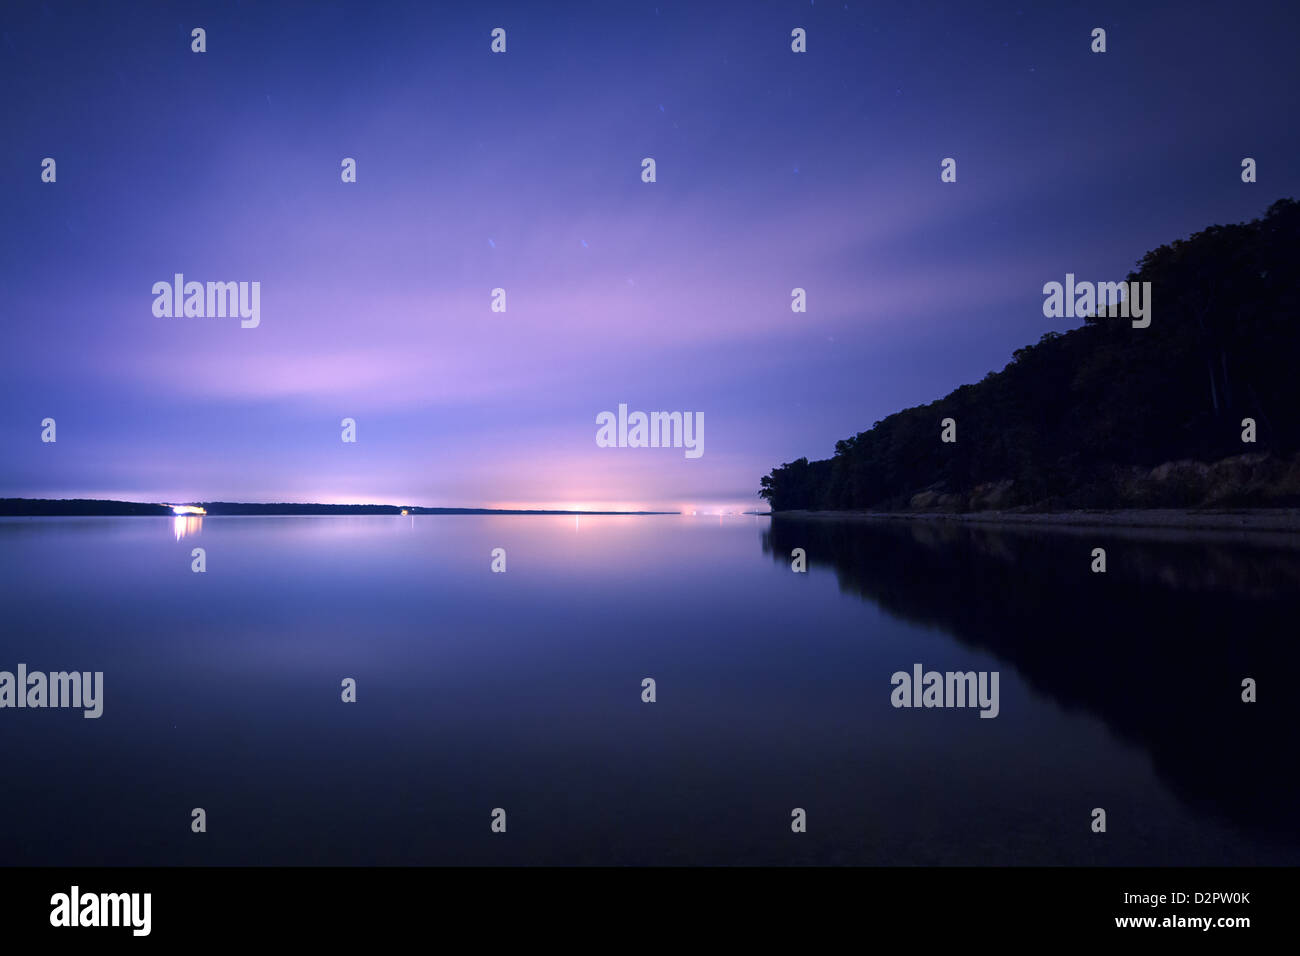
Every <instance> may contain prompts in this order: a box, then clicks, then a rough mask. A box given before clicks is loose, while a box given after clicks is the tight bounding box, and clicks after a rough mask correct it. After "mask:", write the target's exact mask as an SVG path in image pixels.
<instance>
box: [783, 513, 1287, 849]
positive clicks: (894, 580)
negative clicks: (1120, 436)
mask: <svg viewBox="0 0 1300 956" xmlns="http://www.w3.org/2000/svg"><path fill="white" fill-rule="evenodd" d="M1288 544H1289V545H1290V546H1288ZM1097 546H1100V547H1105V548H1106V551H1107V558H1108V572H1107V573H1106V574H1093V573H1091V571H1090V570H1089V565H1090V557H1089V556H1090V552H1091V549H1092V548H1093V547H1097ZM794 548H804V549H805V550H806V551H807V554H808V562H809V569H810V571H813V572H814V573H815V571H816V568H817V567H818V566H820V567H824V568H830V569H833V570H834V571H835V573H836V575H837V577H838V579H839V582H840V587H841V589H842V590H845V591H848V592H851V593H854V594H857V595H859V596H861V597H863V598H866V599H868V600H871V601H873V602H875V603H878V604H879V605H880V606H881V607H882V608H883V609H884V610H886V611H888V612H889V613H891V614H895V615H897V616H899V617H901V618H904V619H906V620H909V621H914V622H917V623H920V624H924V625H929V626H935V627H939V628H941V629H943V630H945V631H946V632H948V633H949V634H951V635H952V636H953V637H955V638H956V639H957V640H959V641H961V642H962V643H964V644H967V645H971V646H974V647H977V648H980V649H982V650H985V651H987V652H989V653H991V654H993V655H994V656H996V657H997V658H999V659H1000V660H1002V661H1004V662H1006V663H1007V664H1008V665H1009V666H1011V667H1013V668H1014V669H1015V670H1016V671H1018V672H1019V673H1020V674H1021V675H1022V676H1023V677H1024V678H1025V680H1026V681H1027V682H1028V683H1029V684H1030V686H1032V687H1033V688H1034V689H1035V690H1037V691H1039V692H1041V693H1043V694H1045V695H1047V696H1049V697H1051V698H1052V699H1053V700H1055V701H1056V702H1057V703H1059V704H1060V705H1062V706H1064V707H1067V708H1078V709H1082V710H1085V711H1087V712H1089V713H1091V714H1094V715H1096V716H1097V717H1099V718H1101V719H1102V720H1103V721H1104V722H1105V723H1106V724H1107V725H1108V726H1109V727H1110V728H1111V729H1112V731H1114V732H1115V733H1116V734H1117V735H1119V736H1120V737H1122V738H1123V739H1125V740H1127V741H1129V742H1131V743H1133V744H1136V745H1137V746H1139V747H1141V748H1142V749H1143V750H1144V751H1146V752H1147V753H1148V754H1149V755H1150V757H1151V759H1152V761H1153V764H1154V766H1155V768H1156V771H1157V772H1158V773H1159V774H1160V776H1161V777H1162V779H1164V780H1165V781H1166V782H1167V783H1168V784H1169V785H1170V787H1171V788H1172V789H1173V790H1174V791H1175V792H1176V793H1178V794H1179V795H1180V797H1181V798H1182V799H1184V800H1186V801H1187V802H1188V803H1190V804H1192V805H1195V806H1197V807H1199V808H1200V809H1202V810H1204V811H1206V812H1211V813H1215V814H1218V815H1221V816H1223V817H1225V818H1227V819H1228V820H1230V821H1232V822H1233V823H1235V824H1237V825H1239V826H1243V827H1249V828H1258V829H1261V830H1264V831H1266V832H1269V833H1271V834H1274V835H1278V836H1286V837H1287V838H1289V839H1295V840H1300V826H1298V825H1297V822H1296V813H1297V806H1300V802H1298V801H1297V797H1300V768H1297V761H1296V758H1297V747H1296V731H1297V728H1298V727H1300V721H1298V720H1297V717H1300V704H1298V703H1297V700H1296V697H1295V694H1294V685H1295V682H1296V680H1297V677H1300V643H1298V642H1297V639H1296V620H1295V612H1296V608H1297V607H1300V600H1298V599H1300V548H1297V547H1296V546H1295V542H1293V541H1289V536H1283V535H1277V536H1274V543H1273V544H1272V545H1268V544H1260V543H1247V542H1240V543H1231V542H1227V541H1222V540H1220V541H1215V540H1207V539H1202V538H1197V539H1191V538H1185V539H1183V540H1159V539H1148V538H1141V537H1138V536H1133V535H1131V534H1117V533H1116V532H1115V531H1113V530H1111V529H1095V530H1083V531H1079V530H1076V531H1075V532H1074V533H1062V532H1059V531H1056V530H1052V531H1042V530H1027V529H1019V528H1017V529H1014V530H1010V529H1009V530H1000V529H994V528H991V527H988V526H984V527H978V528H977V527H971V526H969V525H966V524H962V523H958V522H943V521H869V520H845V521H834V520H828V519H817V518H799V517H790V516H782V517H776V518H774V519H773V520H772V524H771V528H770V530H768V531H767V532H765V533H764V535H763V549H764V551H765V552H767V553H770V554H771V555H772V557H773V559H774V560H776V561H778V562H781V563H788V561H789V554H790V552H791V550H793V549H794ZM1243 677H1253V678H1255V679H1256V681H1258V682H1259V687H1260V698H1259V702H1258V703H1254V704H1246V703H1243V702H1242V701H1241V697H1240V694H1241V687H1240V685H1241V679H1242V678H1243Z"/></svg>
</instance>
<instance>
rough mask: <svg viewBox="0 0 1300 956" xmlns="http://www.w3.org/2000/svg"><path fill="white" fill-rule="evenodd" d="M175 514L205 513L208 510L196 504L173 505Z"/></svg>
mask: <svg viewBox="0 0 1300 956" xmlns="http://www.w3.org/2000/svg"><path fill="white" fill-rule="evenodd" d="M172 514H174V515H205V514H207V511H206V510H205V509H203V508H199V507H196V506H194V505H172Z"/></svg>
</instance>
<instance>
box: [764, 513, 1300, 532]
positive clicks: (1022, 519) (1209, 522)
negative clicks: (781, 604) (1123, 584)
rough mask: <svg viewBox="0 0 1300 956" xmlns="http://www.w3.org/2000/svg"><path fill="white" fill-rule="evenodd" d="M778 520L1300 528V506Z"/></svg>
mask: <svg viewBox="0 0 1300 956" xmlns="http://www.w3.org/2000/svg"><path fill="white" fill-rule="evenodd" d="M772 517H773V518H783V517H786V518H813V519H829V520H844V519H854V520H863V521H930V522H954V523H959V524H992V525H1036V526H1047V527H1089V528H1097V527H1105V528H1157V529H1167V530H1171V531H1268V532H1283V533H1288V532H1289V533H1292V534H1294V533H1297V532H1300V508H1241V509H1213V510H1210V509H1207V510H1203V511H1201V510H1182V509H1177V508H1152V509H1136V508H1135V509H1131V510H1080V511H1053V512H1025V511H973V512H964V513H957V514H945V513H934V512H909V511H774V512H773V513H772Z"/></svg>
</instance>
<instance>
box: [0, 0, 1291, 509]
mask: <svg viewBox="0 0 1300 956" xmlns="http://www.w3.org/2000/svg"><path fill="white" fill-rule="evenodd" d="M327 6H328V5H320V4H316V3H304V4H293V3H275V4H263V3H257V4H254V3H244V4H230V5H226V4H220V5H211V4H174V3H168V4H162V3H158V4H131V5H129V6H117V5H114V9H113V10H111V11H104V10H99V11H96V10H94V9H91V10H89V11H86V10H82V9H81V8H80V7H78V6H76V5H69V4H56V3H46V4H41V3H26V2H19V3H17V4H11V5H9V6H7V7H6V12H5V15H4V18H3V19H0V80H2V81H3V91H2V92H0V103H2V104H3V105H2V106H0V123H2V125H0V129H2V130H3V147H2V148H0V261H3V269H0V303H2V307H3V320H2V321H3V339H2V340H0V341H3V348H0V373H2V374H3V382H2V383H0V399H3V406H2V408H0V496H6V495H7V496H16V495H20V496H30V497H111V498H124V499H132V500H150V501H192V500H214V499H222V500H235V501H287V500H297V501H336V502H387V503H396V504H408V503H409V504H417V505H429V506H456V505H465V506H536V507H565V508H669V509H672V510H677V509H687V510H691V509H696V508H698V509H701V510H706V509H707V510H716V509H719V508H724V509H732V510H740V509H745V508H752V507H755V506H757V505H761V502H759V500H758V499H757V498H756V497H755V492H756V491H757V487H758V479H759V477H760V476H761V475H763V474H765V473H766V472H767V471H768V470H770V468H771V467H772V466H774V465H777V464H779V463H781V462H784V461H788V460H790V459H793V458H796V457H799V456H801V455H807V456H809V457H812V458H816V457H826V456H829V455H830V454H831V453H832V451H833V447H834V443H835V441H836V440H837V439H840V438H845V437H848V436H849V435H852V434H854V433H855V432H857V431H860V430H863V429H865V428H868V427H869V426H870V425H871V424H872V422H874V421H876V420H878V419H880V418H882V417H884V416H885V415H887V414H889V413H890V412H893V411H896V410H898V409H900V408H903V407H906V406H909V405H915V404H920V403H923V402H927V401H930V400H932V399H935V398H938V397H940V396H941V395H943V394H945V393H946V392H948V391H950V390H951V389H952V388H954V387H956V386H957V385H960V384H962V383H965V382H970V381H978V380H979V379H980V378H982V377H983V376H984V374H985V373H987V372H988V371H990V370H993V369H1000V368H1002V366H1003V365H1005V364H1006V362H1007V361H1008V360H1009V358H1010V354H1011V351H1012V350H1013V349H1015V348H1018V347H1020V346H1022V345H1025V344H1027V343H1030V342H1033V341H1036V340H1037V339H1038V337H1039V336H1040V335H1041V334H1042V333H1043V332H1045V331H1047V330H1049V329H1052V328H1055V329H1058V330H1062V329H1065V328H1068V327H1070V326H1072V325H1074V324H1077V323H1075V322H1074V321H1073V320H1069V319H1065V320H1049V319H1045V318H1044V317H1043V315H1042V300H1043V296H1042V292H1041V289H1042V286H1043V283H1045V282H1048V281H1052V280H1057V281H1059V280H1062V279H1063V277H1064V274H1065V273H1066V272H1074V273H1076V274H1077V275H1078V276H1079V277H1080V278H1081V279H1082V278H1087V279H1093V280H1112V279H1113V280H1118V279H1121V278H1123V276H1124V275H1125V274H1126V273H1127V272H1128V271H1129V270H1130V269H1131V268H1132V267H1133V266H1134V265H1135V263H1136V261H1137V259H1138V258H1139V257H1140V256H1141V255H1142V253H1143V252H1145V251H1146V250H1148V249H1150V248H1152V247H1154V246H1156V245H1159V244H1160V243H1163V242H1167V241H1170V240H1173V239H1176V238H1179V237H1181V236H1185V235H1187V234H1189V233H1191V232H1194V231H1196V230H1198V229H1201V228H1203V227H1205V226H1206V225H1209V224H1211V223H1216V222H1229V221H1240V220H1243V219H1248V218H1252V217H1254V216H1257V215H1260V214H1262V212H1263V211H1264V209H1265V208H1266V207H1267V206H1268V204H1269V203H1270V202H1272V201H1273V200H1275V199H1277V198H1279V197H1281V196H1284V195H1291V196H1294V195H1298V194H1300V166H1298V164H1297V162H1296V155H1297V146H1300V133H1297V124H1296V123H1295V122H1294V117H1295V116H1296V115H1297V113H1298V111H1297V105H1298V104H1297V91H1298V90H1300V75H1298V74H1300V70H1298V69H1297V66H1296V57H1295V56H1294V52H1293V50H1292V49H1291V48H1292V46H1293V44H1294V37H1295V33H1296V29H1295V28H1296V26H1297V20H1298V19H1300V16H1298V15H1297V13H1296V12H1295V7H1294V5H1292V4H1286V3H1262V4H1254V5H1252V6H1251V7H1250V8H1249V10H1248V11H1247V10H1245V9H1244V8H1236V7H1231V6H1228V5H1224V4H1185V3H1179V4H1171V5H1169V6H1164V7H1159V6H1146V5H1144V9H1143V10H1142V11H1140V12H1139V11H1135V10H1131V9H1130V7H1132V4H1129V3H1077V4H1070V3H1060V4H1051V5H1049V6H1050V8H1051V9H1050V10H1035V9H1031V7H1032V6H1034V5H1031V4H1028V3H1023V4H1015V3H1011V4H999V3H991V4H979V5H969V4H929V3H924V2H917V3H899V4H880V3H872V4H866V3H861V2H858V3H848V4H844V3H831V2H825V3H823V2H816V3H813V4H809V3H806V2H805V3H793V2H792V3H758V4H748V3H747V4H738V5H726V4H701V3H660V4H659V5H658V6H657V7H656V6H655V5H653V3H651V4H650V5H638V4H625V5H617V4H606V3H592V4H560V5H559V9H558V10H557V9H556V8H554V7H552V5H541V4H535V5H533V4H528V5H525V4H518V5H512V4H498V5H488V4H464V5H438V10H437V11H433V10H431V8H432V7H433V6H435V5H433V4H429V3H423V2H421V3H412V4H409V5H405V6H404V5H400V4H395V5H391V6H390V5H385V7H386V10H385V13H384V15H380V14H379V13H377V12H375V11H374V9H372V8H369V7H364V8H363V5H360V4H357V5H355V6H357V7H358V8H362V12H349V13H347V14H346V15H345V14H342V13H339V12H335V11H331V10H329V9H326V7H327ZM544 7H545V8H546V9H543V8H544ZM1234 11H1236V12H1234ZM196 26H201V27H204V28H205V29H206V30H207V45H208V50H207V52H206V53H203V54H196V53H192V52H190V30H191V29H192V28H193V27H196ZM496 26H501V27H504V28H505V29H506V30H507V52H506V53H505V54H504V55H496V54H492V53H491V52H490V51H489V42H490V37H489V34H490V31H491V29H492V28H493V27H496ZM796 26H801V27H804V28H805V29H806V30H807V31H808V52H807V53H806V54H794V53H792V52H791V51H790V30H791V29H792V28H794V27H796ZM1095 26H1102V27H1105V28H1106V29H1107V31H1108V47H1109V49H1108V52H1107V53H1105V54H1100V55H1099V54H1093V53H1091V52H1090V51H1089V43H1090V36H1089V35H1090V32H1091V30H1092V28H1093V27H1095ZM47 156H49V157H53V158H55V159H56V161H57V164H58V166H57V171H58V180H57V182H56V183H54V184H48V183H42V182H41V181H40V164H41V160H42V159H43V158H44V157H47ZM345 156H347V157H354V158H355V159H356V160H357V163H358V182H356V183H355V184H344V183H342V182H341V181H340V176H339V172H340V161H341V160H342V158H343V157H345ZM645 156H652V157H654V158H655V159H656V161H657V165H658V169H657V177H658V181H657V182H655V183H653V184H646V183H642V182H641V179H640V168H641V167H640V163H641V159H642V157H645ZM947 156H951V157H954V158H956V159H957V163H958V181H957V183H955V184H945V183H941V182H940V179H939V163H940V160H941V159H942V158H944V157H947ZM1245 156H1251V157H1254V158H1255V159H1256V160H1257V161H1258V163H1259V182H1258V183H1256V184H1251V185H1248V184H1243V183H1242V182H1241V181H1240V176H1239V169H1240V162H1241V159H1242V157H1245ZM176 272H182V273H184V274H185V276H186V278H187V279H192V280H198V281H209V280H212V281H254V280H256V281H259V282H260V283H261V324H260V326H259V327H258V328H256V329H242V328H240V324H239V321H238V319H229V318H225V319H222V318H183V317H181V318H178V317H172V318H158V317H155V316H154V314H153V312H152V304H153V295H152V293H151V291H150V290H151V287H152V285H153V283H155V282H157V281H170V280H171V277H172V275H173V274H174V273H176ZM498 286H500V287H504V288H505V289H506V292H507V302H508V310H507V312H506V313H504V314H497V313H493V312H491V311H490V309H489V303H490V292H491V290H492V289H493V288H494V287H498ZM795 286H800V287H803V288H805V289H807V292H808V312H807V313H806V314H802V315H800V314H795V313H792V312H791V310H790V290H791V289H792V288H793V287H795ZM1154 310H1155V311H1154V320H1155V321H1159V302H1158V301H1157V302H1156V303H1155V304H1154ZM620 402H623V403H627V405H628V406H629V407H630V408H631V409H633V410H636V409H641V410H645V411H651V410H678V411H701V412H703V413H704V419H705V434H704V449H705V452H704V455H703V456H702V457H701V458H698V459H695V460H688V459H687V458H686V457H685V455H684V454H683V451H682V450H681V449H632V448H622V449H617V448H599V447H597V446H596V442H595V435H596V430H597V429H596V416H597V414H598V413H600V412H602V411H606V410H611V411H613V410H616V409H617V407H618V404H619V403H620ZM45 417H52V418H54V419H55V420H56V421H57V428H58V441H57V442H56V443H54V444H45V443H42V442H41V441H40V432H41V429H40V422H41V420H42V419H43V418H45ZM345 417H351V418H354V419H355V420H356V422H357V435H358V441H357V443H355V444H345V443H343V442H342V441H341V440H340V432H341V428H340V421H341V419H343V418H345Z"/></svg>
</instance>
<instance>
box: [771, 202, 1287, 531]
mask: <svg viewBox="0 0 1300 956" xmlns="http://www.w3.org/2000/svg"><path fill="white" fill-rule="evenodd" d="M1298 263H1300V203H1297V202H1296V201H1295V200H1293V199H1281V200H1278V201H1277V202H1275V203H1274V204H1273V205H1272V206H1270V207H1269V209H1268V212H1267V214H1266V215H1265V216H1264V217H1263V218H1261V219H1256V220H1252V221H1251V222H1248V223H1241V224H1234V225H1228V226H1211V227H1210V228H1208V229H1205V230H1203V231H1201V232H1198V233H1196V234H1195V235H1193V236H1191V237H1190V238H1188V239H1180V240H1176V241H1174V242H1173V243H1170V244H1169V245H1164V246H1161V247H1159V248H1158V249H1155V250H1152V251H1151V252H1148V253H1147V254H1146V255H1145V256H1143V257H1142V259H1141V261H1140V262H1139V263H1138V268H1137V271H1136V272H1133V273H1130V274H1129V276H1128V280H1129V281H1138V282H1150V283H1151V304H1152V312H1151V315H1152V321H1151V325H1150V326H1149V327H1148V328H1133V327H1132V325H1131V323H1130V321H1129V320H1128V319H1125V318H1119V317H1110V316H1107V315H1105V314H1103V315H1099V316H1090V317H1089V318H1087V319H1086V320H1085V322H1084V325H1083V326H1081V327H1080V328H1077V329H1073V330H1071V331H1069V332H1065V333H1063V334H1062V333H1056V332H1048V333H1047V334H1045V335H1044V336H1043V337H1042V338H1041V339H1040V340H1039V342H1038V344H1036V345H1030V346H1026V347H1025V348H1022V349H1018V350H1017V351H1016V352H1015V353H1013V358H1012V360H1011V362H1010V363H1009V364H1008V365H1007V366H1006V368H1004V369H1003V370H1002V371H1001V372H990V373H989V374H988V375H987V376H986V377H985V378H984V380H983V381H981V382H979V383H978V384H974V385H963V386H961V387H960V388H958V389H956V390H955V391H953V392H952V393H950V394H949V395H947V396H945V397H944V398H941V399H939V400H938V401H935V402H931V403H930V404H928V405H922V406H918V407H916V408H909V409H905V410H903V411H901V412H896V413H895V414H893V415H890V416H889V417H887V418H885V419H884V420H883V421H879V422H876V423H875V424H874V425H873V426H872V427H871V428H870V429H869V430H867V431H864V432H859V433H858V434H857V435H854V436H853V437H852V438H846V439H844V440H843V441H840V442H837V443H836V445H835V456H834V457H833V458H829V459H824V460H821V461H811V462H810V461H808V460H807V459H806V458H800V459H798V460H797V461H793V462H788V463H786V464H784V465H781V466H780V467H778V468H774V469H773V470H772V472H771V474H769V475H766V476H764V477H763V479H762V489H761V490H760V491H759V494H760V495H761V496H762V497H763V498H766V499H767V500H768V502H769V503H770V504H771V506H772V509H773V510H774V511H786V510H793V509H814V510H823V509H825V510H861V509H874V510H908V509H909V508H911V507H915V502H914V501H913V497H914V496H916V495H918V494H923V493H926V492H932V493H933V495H932V497H939V496H942V497H943V500H945V501H947V502H948V503H949V505H950V507H951V508H952V509H953V510H966V509H967V508H971V507H980V505H979V504H978V503H977V502H978V500H979V495H980V494H981V489H987V488H988V487H990V486H994V485H1000V486H1001V489H1002V491H1001V500H1000V502H999V505H998V506H999V507H1001V506H1053V507H1059V506H1070V507H1089V506H1096V507H1122V506H1124V505H1125V504H1132V503H1133V502H1131V501H1127V500H1125V491H1124V489H1125V488H1126V487H1129V486H1126V485H1125V482H1124V480H1123V476H1125V475H1131V474H1132V473H1133V472H1134V470H1135V469H1139V468H1147V469H1149V468H1151V467H1152V466H1154V465H1159V464H1161V463H1163V462H1171V461H1179V460H1184V459H1190V460H1194V461H1198V462H1215V461H1219V460H1220V459H1226V458H1230V457H1232V456H1241V455H1243V454H1248V453H1249V454H1265V453H1267V454H1268V455H1269V456H1270V458H1271V459H1272V460H1273V461H1275V462H1277V461H1285V459H1286V457H1287V456H1291V455H1294V454H1295V453H1296V452H1297V450H1298V449H1300V414H1297V413H1298V412H1300V330H1298V329H1297V318H1298V317H1300V266H1298ZM945 418H952V419H955V420H956V422H957V441H956V442H955V443H943V442H941V441H940V422H941V421H942V420H943V419H945ZM1243 418H1252V419H1254V420H1255V422H1256V423H1257V441H1256V443H1254V444H1247V443H1243V441H1242V425H1241V422H1242V419H1243ZM1283 470H1285V469H1283ZM1295 470H1296V469H1295V468H1294V467H1292V468H1291V472H1292V473H1294V472H1295ZM1291 478H1292V479H1293V478H1294V474H1292V475H1291ZM1288 480H1290V479H1288ZM972 495H974V496H973V497H972ZM1144 503H1148V504H1149V503H1153V502H1144ZM1154 503H1160V502H1154Z"/></svg>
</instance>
